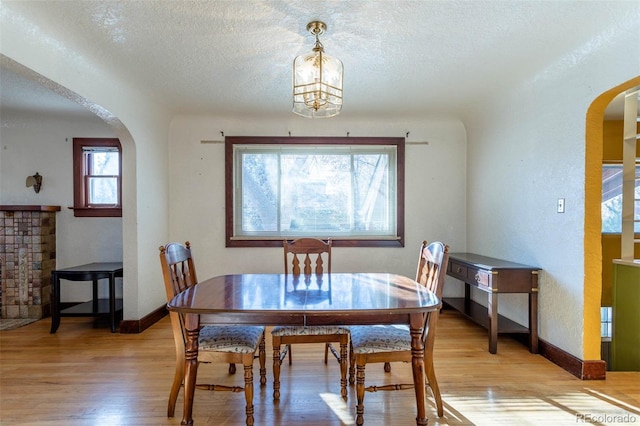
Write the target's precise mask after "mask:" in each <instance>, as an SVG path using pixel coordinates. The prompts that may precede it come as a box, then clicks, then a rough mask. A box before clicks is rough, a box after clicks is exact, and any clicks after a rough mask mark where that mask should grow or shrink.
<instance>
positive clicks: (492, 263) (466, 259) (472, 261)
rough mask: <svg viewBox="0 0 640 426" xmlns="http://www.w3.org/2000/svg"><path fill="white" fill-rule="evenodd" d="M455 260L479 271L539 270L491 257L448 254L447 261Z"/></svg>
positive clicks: (473, 254)
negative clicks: (479, 269)
mask: <svg viewBox="0 0 640 426" xmlns="http://www.w3.org/2000/svg"><path fill="white" fill-rule="evenodd" d="M452 260H457V261H459V262H463V263H467V264H469V265H473V266H476V267H478V268H481V269H488V270H492V269H530V270H532V271H538V270H540V268H538V267H537V266H529V265H523V264H521V263H515V262H509V261H508V260H503V259H496V258H493V257H488V256H482V255H480V254H475V253H450V254H449V261H452Z"/></svg>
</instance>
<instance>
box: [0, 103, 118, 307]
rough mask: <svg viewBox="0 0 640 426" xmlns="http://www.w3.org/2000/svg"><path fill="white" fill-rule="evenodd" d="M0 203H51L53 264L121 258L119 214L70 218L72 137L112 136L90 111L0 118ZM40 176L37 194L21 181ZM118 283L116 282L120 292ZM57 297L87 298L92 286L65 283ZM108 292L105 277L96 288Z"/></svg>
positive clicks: (24, 114) (76, 263)
mask: <svg viewBox="0 0 640 426" xmlns="http://www.w3.org/2000/svg"><path fill="white" fill-rule="evenodd" d="M0 136H1V138H0V140H1V141H2V142H1V144H0V204H8V205H11V204H18V205H20V204H22V205H55V206H60V207H61V210H60V212H58V213H56V231H57V233H56V267H57V268H66V267H70V266H76V265H81V264H83V263H91V262H109V261H119V260H122V219H121V218H84V217H74V216H73V211H72V210H70V209H68V208H67V207H69V206H73V158H72V148H73V138H74V137H99V138H102V137H104V138H106V137H111V138H112V137H114V136H115V135H114V132H113V129H111V127H109V126H108V125H107V124H105V123H104V122H103V121H102V120H100V119H99V118H98V117H96V116H95V115H93V114H90V113H87V114H86V115H83V116H43V115H40V114H39V115H37V116H34V115H33V114H28V113H20V114H6V113H4V114H3V115H2V117H0ZM36 172H38V173H40V175H42V176H43V180H42V187H41V189H40V192H39V193H36V192H35V191H34V190H33V188H32V187H30V188H27V187H26V185H25V180H26V177H27V176H29V175H33V174H35V173H36ZM120 284H121V283H116V285H117V292H118V295H121V293H122V290H121V287H120ZM62 290H63V291H62V292H61V300H62V301H63V302H67V301H82V302H84V301H86V300H90V299H91V286H90V285H86V283H75V282H65V284H64V286H63V288H62ZM100 294H101V295H105V296H106V295H107V294H108V289H107V283H106V281H105V282H104V283H103V285H102V286H101V288H100Z"/></svg>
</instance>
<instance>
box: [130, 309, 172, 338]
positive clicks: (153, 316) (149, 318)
mask: <svg viewBox="0 0 640 426" xmlns="http://www.w3.org/2000/svg"><path fill="white" fill-rule="evenodd" d="M168 313H169V311H167V307H166V306H164V305H163V306H161V307H159V308H158V309H156V310H155V311H152V312H151V313H149V315H146V316H144V317H142V318H140V319H139V320H122V321H120V333H122V334H135V333H142V332H143V331H145V330H146V329H147V328H149V327H151V326H152V325H153V324H155V323H156V322H158V321H160V320H161V319H162V318H164V317H165V316H166V315H167V314H168Z"/></svg>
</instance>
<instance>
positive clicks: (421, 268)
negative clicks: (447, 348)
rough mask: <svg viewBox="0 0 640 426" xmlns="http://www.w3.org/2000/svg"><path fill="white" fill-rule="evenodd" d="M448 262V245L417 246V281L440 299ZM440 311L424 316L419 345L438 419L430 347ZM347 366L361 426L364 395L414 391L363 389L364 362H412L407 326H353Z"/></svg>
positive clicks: (437, 394) (440, 411) (394, 387)
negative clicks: (352, 376) (353, 373)
mask: <svg viewBox="0 0 640 426" xmlns="http://www.w3.org/2000/svg"><path fill="white" fill-rule="evenodd" d="M448 263H449V246H446V245H444V244H443V243H441V242H434V243H431V244H428V245H427V242H426V241H423V242H422V245H421V246H420V257H419V260H418V270H417V273H416V281H417V282H419V283H420V284H422V285H424V286H425V287H426V288H427V289H429V290H430V291H432V292H433V293H435V295H436V296H437V297H438V299H441V298H442V289H443V287H444V278H445V276H446V272H447V265H448ZM439 313H440V311H439V310H438V311H433V312H428V313H426V314H425V315H424V326H423V331H422V342H423V343H424V369H425V379H426V383H425V386H429V388H430V389H431V393H432V394H433V399H434V400H435V404H436V409H437V412H438V417H442V415H443V411H444V410H443V407H442V397H441V395H440V389H439V388H438V381H437V380H436V374H435V369H434V366H433V346H434V343H435V337H436V334H435V333H436V327H437V322H438V315H439ZM350 329H351V346H350V358H351V359H350V364H351V365H355V368H356V397H357V405H356V424H357V425H362V424H363V421H364V420H363V415H364V393H365V391H367V392H377V391H385V390H403V389H413V388H414V385H413V383H411V384H390V385H382V386H368V387H366V388H365V373H364V372H365V366H366V364H367V363H380V362H385V363H387V362H389V363H390V362H398V361H401V362H411V358H412V354H411V335H410V333H409V327H408V326H406V325H370V326H352V327H350Z"/></svg>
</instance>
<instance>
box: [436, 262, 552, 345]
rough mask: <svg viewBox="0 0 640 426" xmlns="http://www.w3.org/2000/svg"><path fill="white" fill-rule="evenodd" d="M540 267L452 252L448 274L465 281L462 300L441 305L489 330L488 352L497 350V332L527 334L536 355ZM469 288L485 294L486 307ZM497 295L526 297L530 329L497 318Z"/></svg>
mask: <svg viewBox="0 0 640 426" xmlns="http://www.w3.org/2000/svg"><path fill="white" fill-rule="evenodd" d="M539 271H540V268H537V267H535V266H528V265H522V264H520V263H514V262H509V261H506V260H502V259H494V258H492V257H487V256H481V255H478V254H474V253H451V254H450V255H449V266H448V270H447V275H450V276H452V277H454V278H457V279H459V280H462V281H464V283H465V291H464V298H450V297H445V298H443V300H442V301H443V302H444V303H445V304H446V305H448V306H450V307H452V308H453V309H455V310H457V311H460V312H462V313H463V314H464V315H465V316H467V317H468V318H469V319H471V320H472V321H474V322H476V323H477V324H480V325H482V326H483V327H485V328H487V329H488V330H489V352H491V353H492V354H495V353H496V352H497V351H498V333H528V334H529V350H530V351H531V353H534V354H536V353H538V272H539ZM470 286H473V287H475V288H477V289H478V290H481V291H483V292H485V293H487V294H488V301H487V302H488V303H487V307H486V308H485V307H484V306H482V305H481V304H479V303H477V302H474V301H473V300H471V296H470ZM499 293H524V294H528V295H529V327H524V326H522V325H520V324H518V323H516V322H514V321H511V320H510V319H508V318H506V317H503V316H502V315H498V294H499Z"/></svg>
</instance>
